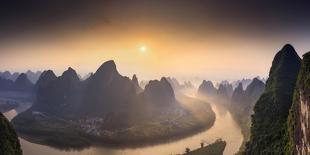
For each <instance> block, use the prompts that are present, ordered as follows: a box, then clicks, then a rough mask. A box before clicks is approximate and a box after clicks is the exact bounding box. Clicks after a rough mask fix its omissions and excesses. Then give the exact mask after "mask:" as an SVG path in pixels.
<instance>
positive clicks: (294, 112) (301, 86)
mask: <svg viewBox="0 0 310 155" xmlns="http://www.w3.org/2000/svg"><path fill="white" fill-rule="evenodd" d="M300 91H302V92H303V95H305V94H307V95H308V98H309V96H310V95H309V94H310V52H308V53H306V54H305V55H303V61H302V64H301V69H300V72H299V74H298V80H297V84H296V88H295V92H294V98H293V104H292V107H291V109H290V113H289V118H288V135H289V142H288V143H287V146H286V149H287V152H288V153H290V154H293V153H294V151H295V150H294V149H295V145H296V138H297V135H298V130H299V129H298V128H300V127H299V124H298V120H299V117H300V116H299V115H300V114H299V108H300V105H299V104H300V95H301V94H300ZM306 98H307V97H306Z"/></svg>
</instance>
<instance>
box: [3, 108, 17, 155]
mask: <svg viewBox="0 0 310 155" xmlns="http://www.w3.org/2000/svg"><path fill="white" fill-rule="evenodd" d="M0 154H3V155H21V154H22V150H21V148H20V144H19V140H18V137H17V135H16V132H15V131H14V129H13V127H12V126H11V124H10V123H9V121H8V120H7V119H6V118H5V117H4V116H3V115H2V113H0Z"/></svg>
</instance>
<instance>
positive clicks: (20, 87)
mask: <svg viewBox="0 0 310 155" xmlns="http://www.w3.org/2000/svg"><path fill="white" fill-rule="evenodd" d="M33 86H34V84H32V82H31V81H30V80H29V79H28V78H27V75H26V74H25V73H21V74H19V75H18V77H17V78H16V80H15V81H12V80H9V79H3V78H1V77H0V90H1V91H20V92H31V91H32V90H33Z"/></svg>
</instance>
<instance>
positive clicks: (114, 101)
mask: <svg viewBox="0 0 310 155" xmlns="http://www.w3.org/2000/svg"><path fill="white" fill-rule="evenodd" d="M84 95H85V99H84V103H83V104H84V106H85V110H86V111H89V112H90V111H93V113H94V114H99V113H100V114H104V113H107V112H111V111H115V110H116V109H124V108H125V107H126V106H129V105H130V103H132V100H133V99H135V98H136V91H135V86H134V83H133V82H132V81H131V79H129V78H128V77H125V76H121V75H120V74H119V73H118V71H117V69H116V65H115V63H114V61H112V60H111V61H107V62H105V63H103V64H102V65H101V66H100V67H99V69H98V70H97V71H96V73H95V74H94V75H93V76H91V78H89V79H88V84H87V86H86V90H85V91H84Z"/></svg>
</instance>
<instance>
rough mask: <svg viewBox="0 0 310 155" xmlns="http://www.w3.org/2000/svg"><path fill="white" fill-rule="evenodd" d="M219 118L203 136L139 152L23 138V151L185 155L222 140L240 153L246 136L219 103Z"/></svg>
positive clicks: (29, 154) (28, 154) (30, 154)
mask: <svg viewBox="0 0 310 155" xmlns="http://www.w3.org/2000/svg"><path fill="white" fill-rule="evenodd" d="M210 104H211V107H212V109H213V111H214V112H215V114H216V121H215V123H214V125H213V126H212V127H211V128H210V129H208V130H205V131H203V132H200V133H197V134H194V135H192V136H189V137H186V138H183V139H179V140H175V141H168V142H165V143H160V144H156V145H151V146H142V147H137V148H109V147H104V146H100V147H99V146H98V147H97V146H92V147H89V148H86V149H83V150H69V151H64V150H59V149H56V148H52V147H49V146H45V145H40V144H35V143H31V142H29V141H27V140H25V139H23V138H20V143H21V147H22V150H23V153H24V155H64V154H66V155H170V154H179V153H184V151H185V148H190V149H191V150H193V149H196V148H198V147H200V142H202V141H203V142H205V143H212V142H214V141H215V140H216V139H218V138H222V139H223V140H225V141H226V142H227V145H226V148H225V151H224V155H232V154H234V153H236V152H237V151H238V149H239V147H240V146H241V143H242V141H243V136H242V134H241V130H240V127H239V126H238V124H237V123H236V122H235V120H234V119H233V118H232V116H231V114H230V112H229V111H228V110H227V109H226V108H225V107H223V106H221V105H217V104H216V103H210ZM30 106H31V103H25V102H23V103H20V106H19V107H17V108H16V109H13V110H11V111H8V112H6V113H4V115H5V116H6V117H7V118H8V119H9V120H11V119H12V118H14V117H15V116H16V115H17V114H18V113H20V112H22V111H24V110H26V109H27V108H29V107H30Z"/></svg>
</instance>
